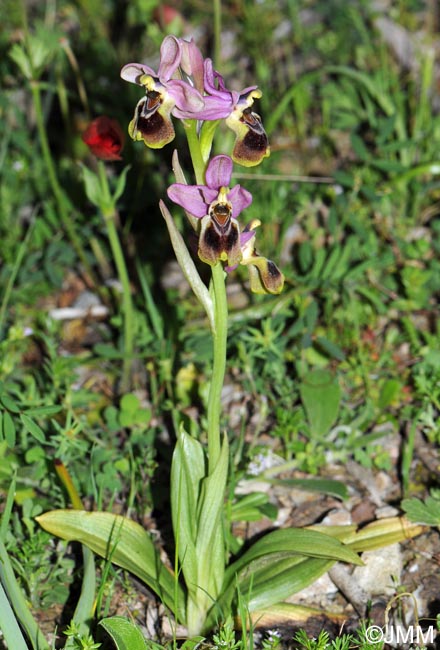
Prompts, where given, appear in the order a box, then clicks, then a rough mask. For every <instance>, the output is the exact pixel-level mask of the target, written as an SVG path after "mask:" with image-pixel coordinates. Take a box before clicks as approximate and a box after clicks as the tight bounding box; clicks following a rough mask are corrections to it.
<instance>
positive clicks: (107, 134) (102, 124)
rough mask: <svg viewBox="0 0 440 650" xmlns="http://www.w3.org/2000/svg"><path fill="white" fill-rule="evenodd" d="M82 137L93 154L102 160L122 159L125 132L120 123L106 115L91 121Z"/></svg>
mask: <svg viewBox="0 0 440 650" xmlns="http://www.w3.org/2000/svg"><path fill="white" fill-rule="evenodd" d="M82 139H83V140H84V142H85V143H86V145H87V146H88V147H89V149H90V151H91V152H92V154H94V155H95V156H96V157H97V158H100V159H101V160H122V158H121V156H120V155H119V154H120V152H121V150H122V147H123V146H124V134H123V132H122V129H121V127H120V126H119V123H118V122H117V121H116V120H112V119H111V118H110V117H107V116H105V115H103V116H101V117H97V118H96V119H95V120H93V122H90V124H89V126H88V127H87V129H86V130H85V131H84V133H83V134H82Z"/></svg>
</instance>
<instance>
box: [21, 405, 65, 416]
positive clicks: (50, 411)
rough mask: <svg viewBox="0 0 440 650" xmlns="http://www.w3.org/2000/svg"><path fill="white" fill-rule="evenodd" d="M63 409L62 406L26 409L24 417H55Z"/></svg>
mask: <svg viewBox="0 0 440 650" xmlns="http://www.w3.org/2000/svg"><path fill="white" fill-rule="evenodd" d="M62 408H63V407H62V406H55V405H54V406H35V407H32V408H28V409H26V411H25V414H26V415H29V416H30V417H42V416H47V415H55V414H56V413H59V412H60V411H61V409H62Z"/></svg>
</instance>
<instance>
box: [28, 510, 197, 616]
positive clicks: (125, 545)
mask: <svg viewBox="0 0 440 650" xmlns="http://www.w3.org/2000/svg"><path fill="white" fill-rule="evenodd" d="M36 520H37V521H38V523H39V524H40V526H41V527H42V528H44V530H47V531H48V532H49V533H52V534H53V535H57V536H58V537H61V539H65V540H67V541H78V542H81V543H82V544H85V545H86V546H88V547H89V548H90V549H91V550H92V551H93V552H94V553H97V555H100V556H101V557H104V558H108V559H110V560H111V561H112V562H114V564H117V565H118V566H120V567H122V568H123V569H126V570H127V571H130V572H131V573H133V574H134V575H135V576H137V577H138V578H139V579H140V580H142V581H143V582H145V583H146V584H147V585H148V586H149V587H150V588H151V589H152V590H153V591H155V593H156V594H158V596H159V597H160V598H161V600H162V601H163V603H164V604H165V605H166V606H167V607H168V608H169V609H170V610H171V611H174V608H175V605H176V607H177V612H174V613H175V615H176V617H177V619H178V620H179V621H184V620H185V613H184V612H185V610H184V594H183V591H182V589H181V588H180V587H179V585H178V584H176V578H175V576H174V575H173V574H172V572H171V571H170V570H169V569H168V568H167V567H166V566H165V565H164V564H163V563H162V562H161V560H160V556H159V553H158V551H157V549H156V547H155V546H154V544H153V542H152V540H151V537H150V536H149V535H148V533H147V531H145V530H144V529H143V528H142V526H140V525H139V524H137V523H136V522H135V521H132V520H131V519H127V518H126V517H122V516H121V515H114V514H112V513H111V512H85V511H83V510H52V511H50V512H46V513H44V514H43V515H40V516H39V517H36ZM176 598H177V603H175V599H176Z"/></svg>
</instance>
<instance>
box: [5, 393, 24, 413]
mask: <svg viewBox="0 0 440 650" xmlns="http://www.w3.org/2000/svg"><path fill="white" fill-rule="evenodd" d="M0 403H1V404H3V406H4V407H5V409H8V411H11V413H20V407H19V406H18V404H17V402H16V401H15V400H13V399H12V398H11V397H9V395H1V396H0Z"/></svg>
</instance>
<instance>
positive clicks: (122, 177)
mask: <svg viewBox="0 0 440 650" xmlns="http://www.w3.org/2000/svg"><path fill="white" fill-rule="evenodd" d="M130 167H131V165H127V166H126V167H124V169H123V170H122V172H121V173H120V174H119V176H118V180H117V182H116V187H115V191H114V193H113V197H112V198H113V204H114V205H116V203H117V202H118V199H119V198H121V196H122V194H123V193H124V190H125V183H126V180H127V172H128V171H129V169H130Z"/></svg>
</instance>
